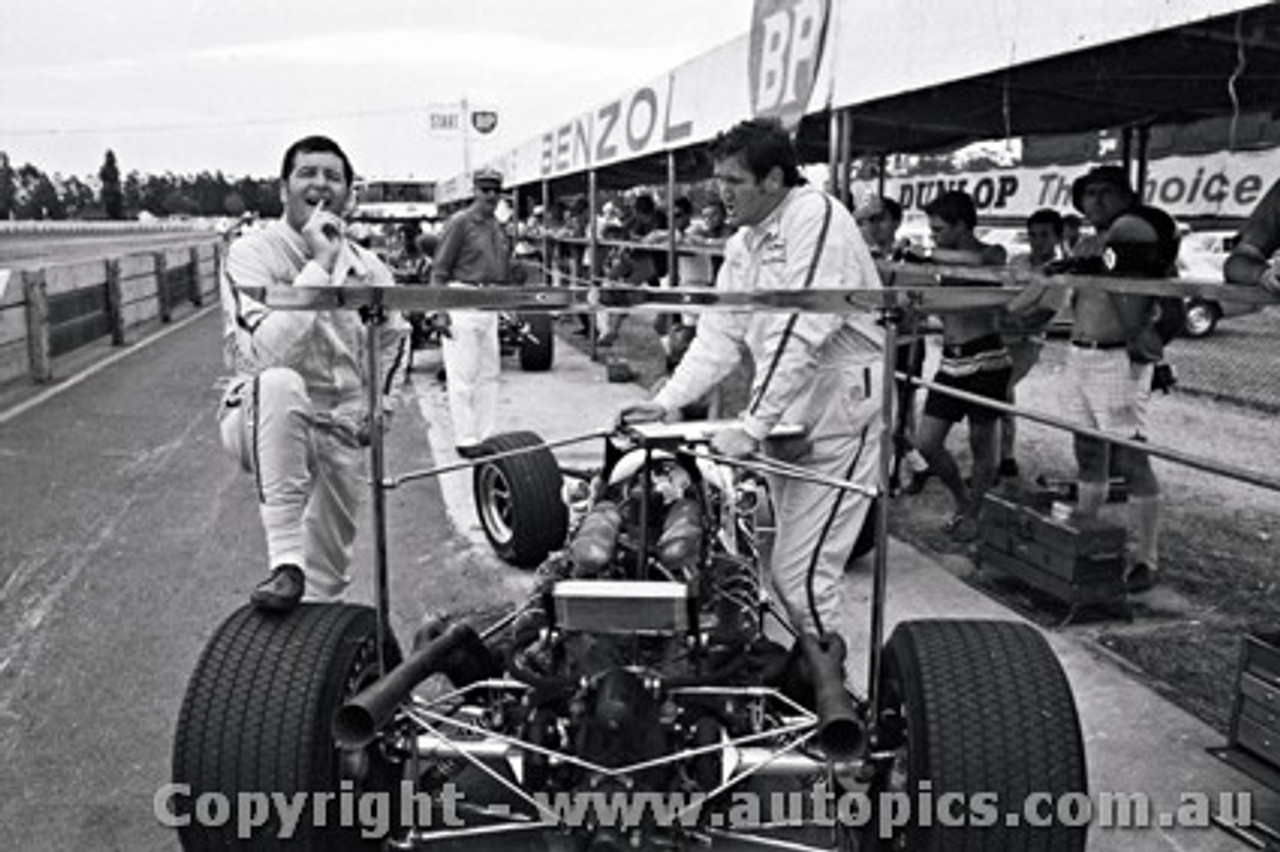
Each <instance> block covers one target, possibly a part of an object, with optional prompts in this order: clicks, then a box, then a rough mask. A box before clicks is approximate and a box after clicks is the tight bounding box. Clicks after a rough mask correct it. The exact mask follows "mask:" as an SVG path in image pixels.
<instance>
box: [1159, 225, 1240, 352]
mask: <svg viewBox="0 0 1280 852" xmlns="http://www.w3.org/2000/svg"><path fill="white" fill-rule="evenodd" d="M1235 238H1236V232H1235V231H1194V232H1191V233H1189V234H1185V235H1184V236H1183V237H1182V244H1181V246H1180V247H1179V250H1178V274H1179V275H1180V276H1181V277H1183V278H1187V279H1191V280H1195V281H1216V282H1219V283H1221V282H1222V280H1223V278H1222V267H1223V264H1225V263H1226V262H1227V255H1229V254H1230V253H1231V248H1232V246H1234V244H1235ZM1186 310H1187V321H1186V325H1185V328H1184V331H1185V334H1186V336H1187V337H1195V338H1199V337H1208V336H1209V335H1210V334H1212V333H1213V332H1214V330H1215V329H1216V328H1217V327H1218V321H1219V320H1222V319H1229V318H1231V317H1237V316H1241V315H1243V314H1249V313H1253V312H1254V311H1256V310H1258V306H1257V305H1248V304H1241V303H1239V302H1217V301H1213V300H1211V299H1187V301H1186Z"/></svg>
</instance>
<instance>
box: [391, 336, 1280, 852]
mask: <svg viewBox="0 0 1280 852" xmlns="http://www.w3.org/2000/svg"><path fill="white" fill-rule="evenodd" d="M438 366H439V359H438V355H437V354H436V353H435V352H434V351H432V350H428V351H426V352H419V353H417V357H416V361H415V364H414V374H413V388H412V390H413V396H414V397H415V398H416V403H417V404H418V405H419V407H420V409H421V411H422V414H423V417H424V419H425V420H426V422H427V431H428V435H427V437H428V441H429V442H430V445H431V454H432V457H433V458H434V460H435V461H436V463H438V464H443V463H446V462H450V461H454V460H456V459H457V455H456V454H455V453H454V451H453V435H452V429H451V426H450V422H449V410H448V401H447V397H446V393H445V390H444V386H443V385H442V384H441V383H440V382H438V381H436V380H435V378H434V376H435V372H436V369H437V367H438ZM647 396H648V393H647V391H646V390H645V389H644V388H642V387H640V386H638V385H636V384H632V383H610V382H608V381H607V380H606V378H605V371H604V368H603V367H602V366H601V365H600V364H596V363H593V362H592V361H591V360H590V358H588V357H587V356H586V355H585V354H583V353H581V352H579V351H577V350H576V349H574V348H573V347H571V346H568V345H561V346H558V347H557V350H556V360H555V366H554V368H553V369H552V370H551V371H550V372H547V373H522V372H520V371H519V369H518V367H515V368H513V367H512V366H511V365H510V363H507V364H504V370H503V373H502V383H501V386H500V391H499V415H498V419H499V431H514V430H530V431H533V432H536V433H538V434H539V435H541V436H542V437H544V438H546V439H548V440H554V439H558V438H565V437H570V436H573V435H579V434H583V433H586V432H588V431H590V430H592V429H596V428H602V427H606V426H608V425H609V423H611V422H612V419H613V417H614V415H615V414H616V412H617V411H618V409H619V408H621V407H622V406H623V405H625V404H627V403H629V402H634V401H638V400H641V399H644V398H646V397H647ZM556 455H557V457H558V458H559V459H560V461H561V464H562V465H564V466H569V467H578V468H585V467H592V466H598V465H599V459H600V446H599V443H598V441H590V442H586V443H584V444H578V445H574V446H571V447H566V448H561V449H558V450H557V451H556ZM440 484H441V488H442V491H443V493H444V500H445V503H446V505H447V507H448V511H449V514H450V518H451V519H452V521H453V523H454V525H455V527H456V528H457V530H458V531H459V532H460V533H461V534H462V535H463V536H464V537H466V539H467V540H468V541H469V542H470V543H471V547H472V549H473V551H474V557H475V558H476V559H477V560H483V561H487V562H489V563H491V564H492V565H493V568H494V571H495V572H496V574H495V576H496V577H500V578H501V580H500V582H501V583H502V584H503V585H504V586H506V587H509V588H510V590H511V591H512V592H517V593H518V592H519V591H520V590H526V589H527V588H528V587H529V586H530V585H531V579H532V578H531V575H530V574H527V573H524V572H519V571H516V570H515V569H512V568H509V567H507V566H504V565H503V564H502V563H500V562H498V561H497V559H496V558H495V557H493V555H492V551H491V549H490V548H489V545H488V542H487V541H486V540H485V538H484V533H483V530H482V529H481V527H480V525H479V522H478V520H477V519H476V515H475V510H474V506H473V500H472V495H471V479H470V474H469V471H461V472H458V473H452V474H446V475H444V476H442V477H441V482H440ZM889 558H890V577H891V579H890V586H889V595H888V611H887V613H886V636H887V635H888V633H889V632H891V631H892V629H893V626H894V625H895V624H897V623H898V622H900V621H902V620H905V619H908V618H910V619H919V618H980V619H1004V620H1017V621H1026V619H1023V618H1022V617H1021V616H1019V615H1018V614H1017V613H1015V612H1013V611H1011V610H1009V609H1008V608H1007V607H1005V606H1003V605H1002V604H1000V603H998V602H996V601H994V600H992V599H991V598H989V597H987V596H986V595H984V594H982V593H981V592H979V591H978V590H976V589H974V588H973V587H971V586H969V585H968V584H966V583H965V582H964V581H963V580H962V579H960V577H959V576H957V574H956V573H954V572H953V571H952V570H948V569H947V568H946V567H944V565H943V561H942V560H943V557H940V556H939V555H937V554H932V553H927V552H925V551H922V550H919V549H918V548H915V547H913V546H912V545H910V544H908V543H906V542H903V541H900V540H897V539H891V540H890V542H889ZM870 575H871V570H870V565H869V564H865V565H860V566H857V567H856V568H855V570H853V571H851V572H849V573H848V574H846V578H845V579H846V585H845V588H844V598H845V607H844V611H845V613H846V614H847V615H846V617H845V618H844V619H843V621H842V624H841V625H840V629H841V631H842V632H843V633H844V635H845V636H846V637H847V638H848V639H849V640H850V647H851V648H854V649H865V648H866V647H867V646H868V644H869V641H868V630H869V623H870V618H869V614H870V585H871V584H870ZM1042 632H1044V634H1045V635H1046V637H1047V638H1048V641H1049V643H1050V645H1051V646H1052V647H1053V649H1054V650H1055V652H1056V653H1057V655H1058V658H1059V659H1060V660H1061V662H1062V664H1063V667H1064V669H1065V670H1066V673H1067V677H1068V679H1069V680H1070V682H1071V685H1072V689H1073V691H1074V693H1075V697H1076V703H1077V706H1078V708H1079V712H1080V716H1081V722H1082V728H1083V734H1084V739H1085V747H1086V752H1087V756H1088V761H1089V770H1090V771H1089V774H1090V787H1091V790H1092V791H1093V792H1094V793H1095V794H1097V793H1116V794H1133V793H1141V794H1145V795H1146V796H1148V797H1149V798H1150V801H1151V804H1152V806H1153V808H1157V809H1163V810H1167V811H1170V812H1172V811H1174V810H1176V808H1177V807H1178V805H1179V804H1180V802H1181V799H1180V796H1181V795H1182V794H1184V793H1195V794H1199V793H1207V794H1210V795H1213V796H1216V795H1217V794H1219V793H1226V792H1236V791H1240V790H1251V789H1254V788H1255V785H1253V784H1251V783H1250V782H1249V781H1248V779H1246V778H1245V777H1244V776H1242V775H1240V774H1239V773H1237V772H1235V771H1234V770H1232V769H1231V768H1229V767H1227V766H1225V765H1224V764H1222V763H1221V762H1220V761H1218V760H1217V759H1216V758H1214V757H1212V756H1211V755H1209V754H1208V753H1207V752H1206V751H1205V749H1206V748H1207V747H1211V746H1215V745H1221V744H1222V743H1223V737H1222V736H1221V735H1220V734H1218V733H1217V732H1216V731H1215V730H1213V729H1212V728H1211V727H1210V726H1208V725H1206V724H1204V723H1203V722H1201V721H1200V720H1198V719H1196V718H1195V717H1193V716H1191V715H1190V714H1188V713H1186V712H1185V711H1183V710H1181V709H1180V708H1178V707H1176V706H1175V705H1173V704H1172V703H1170V702H1168V701H1167V700H1165V699H1164V698H1162V697H1161V696H1160V695H1158V694H1157V693H1156V692H1155V691H1153V690H1152V689H1151V688H1150V687H1148V686H1146V685H1145V684H1142V683H1140V682H1138V681H1137V680H1136V679H1134V677H1133V676H1132V675H1130V674H1129V673H1127V672H1125V671H1123V670H1121V669H1120V668H1118V667H1117V666H1116V665H1115V663H1114V662H1113V661H1111V660H1108V659H1107V655H1106V654H1105V653H1103V652H1102V651H1101V650H1100V649H1098V648H1097V647H1096V646H1095V645H1094V643H1093V642H1092V641H1091V640H1090V639H1089V638H1088V637H1087V636H1081V635H1079V634H1072V633H1066V632H1053V631H1042ZM854 654H855V655H858V656H860V657H863V659H855V660H854V661H852V662H851V670H852V671H854V672H855V673H856V674H855V676H856V677H857V681H856V682H855V683H856V686H857V687H858V689H859V690H863V689H865V686H866V675H865V653H864V652H863V651H862V650H855V651H854ZM1268 797H1270V794H1268ZM1215 801H1216V800H1215ZM1089 848H1090V849H1091V850H1113V849H1114V850H1121V849H1123V850H1130V851H1132V852H1147V850H1151V852H1156V850H1161V851H1162V852H1163V850H1179V852H1183V851H1184V850H1185V852H1192V851H1193V850H1194V852H1199V851H1200V850H1204V852H1209V850H1231V849H1244V848H1248V847H1247V846H1245V845H1244V844H1242V843H1240V842H1238V841H1236V840H1234V839H1232V838H1231V837H1229V836H1228V835H1227V834H1225V833H1224V832H1222V831H1220V830H1218V829H1209V830H1197V829H1185V828H1184V829H1178V828H1174V827H1153V828H1150V829H1148V830H1142V831H1139V830H1134V829H1128V830H1109V831H1103V830H1100V829H1098V827H1097V826H1095V827H1094V828H1093V829H1092V830H1091V833H1090V843H1089Z"/></svg>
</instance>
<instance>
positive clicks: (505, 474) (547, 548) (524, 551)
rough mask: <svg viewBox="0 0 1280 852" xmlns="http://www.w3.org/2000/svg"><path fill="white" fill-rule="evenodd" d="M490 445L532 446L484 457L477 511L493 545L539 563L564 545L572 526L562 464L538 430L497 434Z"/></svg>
mask: <svg viewBox="0 0 1280 852" xmlns="http://www.w3.org/2000/svg"><path fill="white" fill-rule="evenodd" d="M485 445H486V446H487V447H488V448H489V450H490V451H492V452H493V453H495V454H501V453H506V452H510V451H512V450H527V451H526V452H521V453H519V454H517V455H513V456H509V457H507V458H495V459H486V460H483V461H481V462H480V463H479V464H477V465H476V468H475V478H474V480H473V484H474V490H475V500H476V514H478V515H479V516H480V525H481V526H482V527H483V528H484V534H485V536H486V537H487V538H488V539H489V543H490V544H491V545H493V549H494V551H496V552H497V554H498V556H500V557H501V558H502V559H504V560H506V561H507V562H510V563H511V564H513V565H518V566H520V567H522V568H532V567H535V566H537V565H539V564H540V563H541V562H542V560H544V559H546V558H547V555H548V554H550V553H551V552H552V551H553V550H556V549H558V548H561V547H563V546H564V543H565V537H566V536H567V535H568V532H569V510H568V507H566V506H565V503H564V497H563V496H562V494H561V490H562V488H563V487H564V477H563V476H562V475H561V473H560V465H559V463H558V462H557V461H556V457H555V455H554V454H553V453H552V452H551V451H550V450H548V449H547V448H546V447H545V446H544V442H543V440H542V438H540V437H538V435H536V434H535V433H533V432H507V433H504V434H501V435H495V436H494V437H492V438H489V439H487V440H486V441H485Z"/></svg>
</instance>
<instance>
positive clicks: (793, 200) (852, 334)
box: [621, 119, 884, 634]
mask: <svg viewBox="0 0 1280 852" xmlns="http://www.w3.org/2000/svg"><path fill="white" fill-rule="evenodd" d="M712 157H713V159H714V161H715V175H716V178H717V180H718V181H719V184H720V188H721V189H720V192H721V197H722V198H723V199H724V202H725V204H726V206H727V207H728V211H729V216H730V222H731V223H732V224H733V225H735V226H737V227H738V231H737V233H735V234H734V235H733V236H732V237H731V238H730V239H729V241H728V243H727V245H726V247H725V260H724V265H723V266H722V267H721V269H720V272H719V274H718V276H717V278H716V289H718V290H722V291H741V290H756V289H766V288H767V289H784V288H785V289H794V290H799V289H805V288H831V287H847V288H866V289H878V288H880V287H881V282H880V276H879V274H878V273H877V271H876V267H875V263H874V261H872V259H871V254H870V252H869V251H868V249H867V246H866V244H865V243H864V242H863V239H862V235H861V234H860V233H859V230H858V226H857V225H856V224H855V222H854V220H853V217H852V216H851V215H850V214H849V212H848V211H847V210H846V209H845V208H844V207H842V206H841V205H840V204H839V203H837V202H835V201H833V200H832V199H831V198H830V197H829V196H827V195H826V194H825V193H823V192H821V191H820V190H818V189H814V188H812V187H808V186H804V185H803V181H804V179H803V177H802V176H801V175H800V172H799V169H798V157H797V154H796V151H795V148H794V146H793V144H792V142H791V139H790V137H789V136H788V135H787V133H786V131H785V130H784V129H783V128H782V126H781V125H780V124H778V123H777V122H774V121H768V120H759V119H758V120H754V121H748V122H743V123H741V124H739V125H738V126H736V127H735V128H733V129H732V130H731V131H729V132H728V133H725V134H721V136H720V137H719V138H718V139H717V140H716V142H715V143H714V145H713V148H712ZM743 345H745V346H746V347H748V348H749V349H750V351H751V354H752V356H753V358H754V360H755V381H754V383H753V386H752V392H751V402H750V404H749V406H748V407H747V410H746V411H744V412H743V413H742V415H741V417H740V421H739V424H738V425H737V426H736V427H735V428H732V429H729V430H726V431H723V432H720V433H718V434H717V435H716V437H715V438H714V439H713V441H712V449H713V451H716V452H719V453H722V454H724V455H728V456H733V457H744V456H748V455H750V454H752V453H754V452H756V451H758V450H760V449H761V448H762V446H764V439H765V437H766V436H767V435H768V433H769V431H770V430H771V429H772V428H773V427H774V426H775V425H777V424H780V423H787V424H799V425H802V426H804V427H805V429H806V431H807V434H808V437H809V440H810V442H811V446H809V447H808V448H807V449H806V450H805V452H804V453H803V455H801V456H800V457H799V458H795V459H790V460H791V461H793V462H795V463H796V464H798V465H800V466H802V467H804V468H807V469H808V470H810V471H813V472H814V473H817V474H822V475H824V476H828V477H835V478H839V479H845V480H851V481H853V482H855V483H858V484H862V485H866V486H868V487H874V486H875V485H876V483H877V482H878V479H877V477H878V474H879V464H880V435H879V428H880V423H879V415H880V410H881V402H880V385H881V367H880V365H881V357H882V356H881V352H882V350H883V345H884V339H883V334H882V332H881V330H880V329H879V328H878V327H877V326H876V325H875V322H874V318H873V316H872V315H871V314H870V313H866V314H858V315H836V314H816V313H803V314H782V313H767V312H760V313H719V312H709V313H704V314H703V315H702V316H701V318H700V319H699V321H698V329H697V334H696V336H695V337H694V340H693V343H692V345H691V346H690V347H689V351H688V352H687V353H686V354H685V357H684V359H683V360H682V361H681V362H680V366H679V367H678V368H677V369H676V372H675V374H674V375H673V376H672V377H671V379H670V381H669V382H668V383H667V384H666V385H665V386H664V387H663V388H662V389H661V390H660V391H659V392H658V393H657V394H656V395H655V396H654V398H653V399H652V400H651V401H649V402H646V403H641V404H640V405H636V406H631V407H629V408H627V409H624V411H623V412H622V415H621V419H622V420H623V421H624V422H640V421H643V420H648V419H656V418H663V417H666V416H667V415H668V414H669V413H670V412H673V411H676V410H678V409H679V408H680V407H681V406H684V405H688V404H690V403H692V402H695V401H696V400H698V399H699V398H701V397H702V396H703V395H704V394H705V393H707V392H708V391H709V390H711V389H712V388H713V387H714V386H715V385H717V384H718V383H719V382H720V381H722V380H723V379H724V378H725V377H727V376H728V375H729V373H730V372H732V370H733V369H734V367H735V366H736V365H737V363H738V360H739V358H740V357H741V349H740V347H741V346H743ZM770 489H771V492H772V496H773V501H774V509H775V513H776V520H777V527H778V534H777V539H776V541H775V543H774V550H773V556H772V562H771V569H772V575H773V583H774V588H775V590H776V591H777V593H778V596H779V597H780V598H781V600H782V602H783V604H784V605H785V607H786V609H787V612H788V615H789V616H790V618H791V621H792V624H793V626H795V627H796V628H797V629H798V630H801V631H802V632H808V633H815V634H821V633H823V632H827V631H834V630H835V626H836V621H837V616H838V613H839V611H840V578H841V575H842V574H843V572H844V567H845V563H846V562H847V561H848V559H849V555H850V553H851V552H852V551H853V548H854V544H855V542H856V540H857V537H858V533H859V531H860V530H861V529H862V524H863V522H864V520H865V519H866V517H867V513H868V510H869V508H870V505H871V498H870V497H868V496H866V495H865V494H861V493H857V492H851V491H846V490H841V489H835V488H832V487H830V486H827V485H819V484H815V483H811V482H805V481H801V480H798V479H787V478H782V477H771V478H770Z"/></svg>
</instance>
